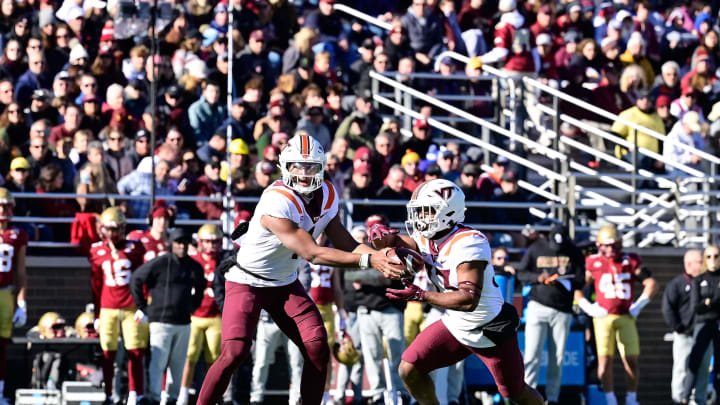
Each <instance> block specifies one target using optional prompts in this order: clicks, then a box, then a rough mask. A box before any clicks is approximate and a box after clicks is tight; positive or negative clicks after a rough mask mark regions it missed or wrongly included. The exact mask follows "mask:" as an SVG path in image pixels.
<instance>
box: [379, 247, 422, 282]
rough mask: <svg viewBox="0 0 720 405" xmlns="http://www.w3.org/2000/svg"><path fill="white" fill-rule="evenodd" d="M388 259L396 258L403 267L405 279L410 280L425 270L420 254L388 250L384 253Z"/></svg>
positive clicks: (409, 250)
mask: <svg viewBox="0 0 720 405" xmlns="http://www.w3.org/2000/svg"><path fill="white" fill-rule="evenodd" d="M385 255H386V256H388V257H391V258H392V257H397V258H398V259H399V260H400V261H401V262H402V263H403V264H404V265H405V278H409V279H412V278H413V277H415V275H416V274H417V273H419V272H421V271H423V269H425V261H424V260H423V258H422V255H420V253H418V252H416V251H414V250H412V249H408V248H404V247H399V248H389V249H388V250H386V251H385Z"/></svg>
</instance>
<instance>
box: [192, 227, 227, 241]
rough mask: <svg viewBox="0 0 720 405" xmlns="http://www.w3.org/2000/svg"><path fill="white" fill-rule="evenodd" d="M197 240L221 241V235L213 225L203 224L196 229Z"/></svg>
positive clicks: (218, 229)
mask: <svg viewBox="0 0 720 405" xmlns="http://www.w3.org/2000/svg"><path fill="white" fill-rule="evenodd" d="M197 236H198V239H200V240H216V239H222V237H223V233H222V231H221V230H220V228H219V227H218V226H217V225H215V224H205V225H203V226H201V227H200V229H198V232H197Z"/></svg>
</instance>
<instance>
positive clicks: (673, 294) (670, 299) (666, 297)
mask: <svg viewBox="0 0 720 405" xmlns="http://www.w3.org/2000/svg"><path fill="white" fill-rule="evenodd" d="M676 308H677V291H676V288H675V283H673V282H671V283H670V284H668V286H667V288H665V293H664V294H663V302H662V313H663V318H665V323H667V324H668V326H670V328H671V329H672V330H674V331H678V332H680V331H681V330H680V329H681V327H682V323H681V322H680V317H679V316H678V314H677V311H676Z"/></svg>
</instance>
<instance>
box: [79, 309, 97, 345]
mask: <svg viewBox="0 0 720 405" xmlns="http://www.w3.org/2000/svg"><path fill="white" fill-rule="evenodd" d="M75 331H76V332H77V334H78V337H79V338H81V339H88V338H96V337H98V333H97V331H96V330H95V316H94V315H93V314H92V313H90V312H83V313H82V314H80V316H78V317H77V319H76V320H75Z"/></svg>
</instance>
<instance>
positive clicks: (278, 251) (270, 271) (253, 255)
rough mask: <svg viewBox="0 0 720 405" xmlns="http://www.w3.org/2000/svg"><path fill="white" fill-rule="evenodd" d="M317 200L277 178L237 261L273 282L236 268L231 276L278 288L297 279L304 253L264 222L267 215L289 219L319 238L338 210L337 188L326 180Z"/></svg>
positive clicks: (257, 211) (316, 194)
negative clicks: (305, 198) (290, 246)
mask: <svg viewBox="0 0 720 405" xmlns="http://www.w3.org/2000/svg"><path fill="white" fill-rule="evenodd" d="M313 194H314V197H313V199H312V200H311V201H310V203H309V204H306V203H305V202H304V201H303V199H302V198H301V197H300V196H299V195H298V194H296V193H295V191H293V190H292V189H290V188H288V187H286V186H285V185H284V184H283V182H282V181H279V180H278V181H276V182H275V183H273V184H272V185H271V186H270V187H268V188H267V189H265V191H264V192H263V194H262V196H261V197H260V201H259V202H258V205H257V207H256V208H255V212H254V213H253V217H252V219H251V220H250V226H249V228H248V231H247V233H246V234H245V235H244V236H243V238H242V240H241V243H240V249H239V250H238V253H237V258H236V260H237V262H238V264H239V265H240V266H242V267H243V268H245V269H247V270H249V271H251V272H253V273H255V274H258V275H260V276H262V277H265V278H268V279H272V280H273V281H268V280H262V279H260V278H257V277H254V276H252V275H250V274H248V273H247V272H245V271H242V270H240V269H238V268H237V267H232V268H231V269H230V271H228V273H227V279H228V280H230V281H232V282H235V283H240V284H248V285H251V286H254V287H278V286H283V285H288V284H290V283H292V282H294V281H295V280H296V279H297V276H298V274H297V269H298V264H299V263H300V259H301V258H300V256H299V255H297V254H296V253H295V252H293V251H292V250H290V249H288V248H287V247H285V246H284V245H283V244H282V243H281V242H280V239H278V237H277V236H275V234H274V233H272V232H270V231H269V230H268V229H266V228H265V227H264V226H262V224H261V223H260V220H261V219H262V217H263V216H264V215H268V216H271V217H275V218H286V219H289V220H291V221H293V222H294V223H296V224H297V225H298V226H299V227H300V228H302V229H304V230H306V231H308V233H310V234H311V235H312V237H313V239H316V238H317V237H318V236H319V235H320V234H321V233H322V232H323V231H324V230H325V227H326V226H327V225H328V223H329V222H330V220H332V219H333V218H334V217H335V216H336V215H337V213H338V199H337V198H336V193H335V188H334V187H333V185H332V184H331V183H330V182H328V181H325V182H324V183H323V185H322V187H321V188H319V189H318V190H316V191H315V192H314V193H313Z"/></svg>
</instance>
